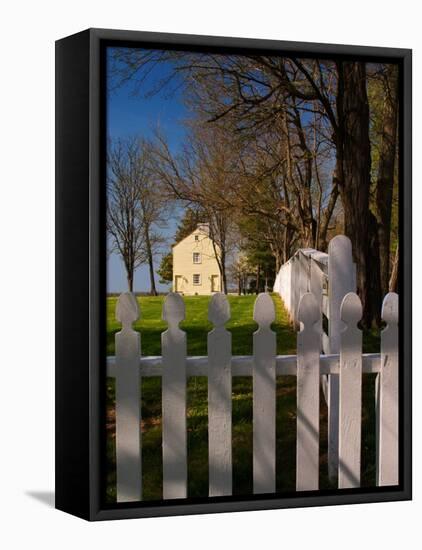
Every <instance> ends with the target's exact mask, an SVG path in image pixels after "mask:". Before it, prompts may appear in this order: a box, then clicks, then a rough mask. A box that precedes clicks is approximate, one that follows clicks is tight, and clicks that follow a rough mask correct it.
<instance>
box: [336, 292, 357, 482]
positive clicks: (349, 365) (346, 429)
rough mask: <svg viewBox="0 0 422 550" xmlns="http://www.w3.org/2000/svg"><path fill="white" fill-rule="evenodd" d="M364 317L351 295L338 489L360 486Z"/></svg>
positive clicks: (345, 305)
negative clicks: (362, 329) (359, 324)
mask: <svg viewBox="0 0 422 550" xmlns="http://www.w3.org/2000/svg"><path fill="white" fill-rule="evenodd" d="M361 317H362V305H361V302H360V299H359V297H358V296H357V295H356V294H354V293H353V292H349V293H348V294H346V296H345V297H344V299H343V302H342V305H341V320H342V321H343V322H344V323H345V324H346V328H345V330H344V331H343V332H342V333H341V343H340V374H339V397H340V409H339V413H340V414H339V456H338V487H339V489H346V488H353V487H359V486H360V462H361V459H360V449H361V421H362V418H361V417H362V413H361V406H362V332H361V331H360V330H359V329H358V327H357V323H358V322H359V321H360V319H361Z"/></svg>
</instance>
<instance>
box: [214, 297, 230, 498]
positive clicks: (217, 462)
mask: <svg viewBox="0 0 422 550" xmlns="http://www.w3.org/2000/svg"><path fill="white" fill-rule="evenodd" d="M208 319H209V320H210V321H211V323H212V324H213V325H214V329H213V330H212V331H211V332H210V333H209V334H208V449H209V450H208V453H209V496H224V495H231V494H232V373H231V333H230V332H229V331H228V330H226V328H225V327H224V325H225V324H226V323H227V321H229V319H230V306H229V302H228V300H227V297H226V296H225V295H224V294H221V293H218V294H214V296H213V297H212V298H211V302H210V305H209V309H208Z"/></svg>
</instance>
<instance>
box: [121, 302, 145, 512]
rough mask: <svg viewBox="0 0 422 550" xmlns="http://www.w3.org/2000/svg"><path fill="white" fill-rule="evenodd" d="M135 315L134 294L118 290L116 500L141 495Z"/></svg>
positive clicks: (137, 347)
mask: <svg viewBox="0 0 422 550" xmlns="http://www.w3.org/2000/svg"><path fill="white" fill-rule="evenodd" d="M138 318H139V306H138V302H137V300H136V298H135V296H134V295H133V294H132V293H130V292H125V293H124V294H121V296H120V297H119V299H118V301H117V307H116V319H117V320H118V321H119V322H120V323H122V330H121V331H120V332H118V333H117V334H116V336H115V347H116V368H115V377H116V476H117V482H116V483H117V485H116V489H117V502H134V501H139V500H141V499H142V471H141V384H140V382H141V377H140V370H139V358H140V353H141V342H140V335H139V333H138V332H136V331H134V330H133V328H132V324H133V323H134V322H135V321H136V320H137V319H138Z"/></svg>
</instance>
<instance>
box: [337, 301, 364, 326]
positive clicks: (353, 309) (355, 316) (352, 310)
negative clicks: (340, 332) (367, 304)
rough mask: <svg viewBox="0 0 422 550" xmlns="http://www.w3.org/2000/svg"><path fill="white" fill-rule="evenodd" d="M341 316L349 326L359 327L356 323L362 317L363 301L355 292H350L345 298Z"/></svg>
mask: <svg viewBox="0 0 422 550" xmlns="http://www.w3.org/2000/svg"><path fill="white" fill-rule="evenodd" d="M340 317H341V320H342V321H343V323H345V324H346V325H347V328H348V329H349V328H352V327H353V328H357V327H356V325H357V324H358V323H359V321H360V320H361V319H362V303H361V301H360V298H359V296H358V295H357V294H355V293H354V292H349V293H348V294H346V296H345V297H344V298H343V301H342V302H341V308H340Z"/></svg>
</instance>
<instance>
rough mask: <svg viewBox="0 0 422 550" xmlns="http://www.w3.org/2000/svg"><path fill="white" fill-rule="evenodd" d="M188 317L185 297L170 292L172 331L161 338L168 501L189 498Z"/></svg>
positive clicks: (166, 313)
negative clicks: (184, 327) (183, 327)
mask: <svg viewBox="0 0 422 550" xmlns="http://www.w3.org/2000/svg"><path fill="white" fill-rule="evenodd" d="M184 318H185V304H184V302H183V298H182V297H181V296H180V295H179V294H177V293H174V292H170V294H168V295H167V297H166V299H165V302H164V307H163V320H164V321H166V322H167V323H168V329H167V330H166V331H165V332H163V333H162V335H161V348H162V354H163V373H162V377H163V378H162V407H163V498H164V499H173V498H186V497H187V433H186V333H185V332H184V331H183V330H181V329H180V328H179V323H180V322H181V321H183V319H184Z"/></svg>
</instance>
